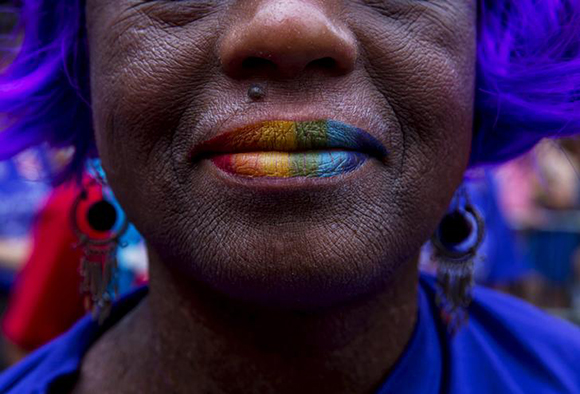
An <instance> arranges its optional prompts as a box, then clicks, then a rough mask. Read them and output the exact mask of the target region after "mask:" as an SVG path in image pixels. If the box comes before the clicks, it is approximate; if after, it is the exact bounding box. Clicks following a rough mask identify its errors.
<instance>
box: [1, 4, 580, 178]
mask: <svg viewBox="0 0 580 394" xmlns="http://www.w3.org/2000/svg"><path fill="white" fill-rule="evenodd" d="M22 3H23V4H22V9H21V13H20V15H21V25H22V26H24V28H25V29H24V31H25V34H24V41H23V43H22V47H21V50H20V52H19V54H18V56H17V57H16V59H15V60H14V62H13V63H12V65H11V66H10V67H9V68H8V69H7V70H5V72H4V73H3V75H2V76H1V77H0V120H1V121H2V122H3V124H4V125H5V127H7V128H6V129H5V130H4V131H2V132H0V160H1V159H6V158H8V157H11V156H13V155H15V154H17V153H18V152H21V151H22V150H24V149H27V148H30V147H32V146H35V145H38V144H41V143H45V142H48V143H49V144H50V145H51V146H55V147H64V146H71V145H72V146H74V147H75V154H74V156H73V159H72V162H71V163H70V165H69V166H68V168H67V169H66V170H65V172H64V174H63V175H64V176H70V175H72V174H74V173H79V172H80V171H81V170H82V168H83V163H84V161H85V159H86V158H87V157H89V156H92V155H95V154H96V150H95V142H94V136H93V129H92V121H91V108H90V102H89V81H88V76H89V74H88V54H87V43H86V31H85V27H84V26H85V16H84V7H85V4H84V3H85V1H84V0H57V1H54V0H22ZM478 8H479V9H478V49H477V61H478V62H477V64H478V68H477V91H476V100H475V114H476V115H475V121H474V139H473V144H472V153H471V162H470V165H471V166H472V167H473V166H476V165H481V164H491V163H499V162H503V161H506V160H509V159H511V158H513V157H515V156H517V155H518V154H521V153H523V152H525V151H527V150H528V149H530V148H531V147H532V146H534V144H536V143H537V142H538V141H539V140H540V139H542V138H544V137H560V136H566V135H570V134H573V133H580V1H579V0H480V1H479V6H478Z"/></svg>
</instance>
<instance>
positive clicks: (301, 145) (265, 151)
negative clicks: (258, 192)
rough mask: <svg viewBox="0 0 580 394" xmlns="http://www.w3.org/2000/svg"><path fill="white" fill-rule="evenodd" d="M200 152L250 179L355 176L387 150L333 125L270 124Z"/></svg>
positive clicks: (353, 131) (221, 140) (349, 129)
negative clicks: (368, 161)
mask: <svg viewBox="0 0 580 394" xmlns="http://www.w3.org/2000/svg"><path fill="white" fill-rule="evenodd" d="M195 151H196V152H198V153H200V152H202V153H203V154H205V155H209V157H210V158H211V161H212V162H213V164H214V165H216V166H217V167H218V168H220V169H222V170H224V171H226V172H229V173H232V174H235V175H241V176H248V177H275V178H291V177H331V176H335V175H340V174H344V173H347V172H350V171H353V170H355V169H357V168H358V167H360V166H361V165H362V164H363V163H364V162H365V161H367V160H368V159H369V158H370V157H376V158H378V159H380V160H384V158H385V157H386V156H387V150H386V148H385V147H384V146H383V145H382V144H381V143H380V142H379V141H378V140H377V139H376V138H374V137H373V136H371V135H370V134H369V133H367V132H365V131H364V130H361V129H359V128H356V127H354V126H350V125H348V124H345V123H342V122H338V121H334V120H317V121H303V122H295V121H286V120H284V121H265V122H260V123H257V124H253V125H250V126H246V127H242V128H240V129H236V130H233V131H230V132H226V133H224V134H221V135H218V136H217V137H215V138H213V139H211V140H209V141H206V142H204V143H202V144H201V145H199V146H198V147H197V149H196V150H195Z"/></svg>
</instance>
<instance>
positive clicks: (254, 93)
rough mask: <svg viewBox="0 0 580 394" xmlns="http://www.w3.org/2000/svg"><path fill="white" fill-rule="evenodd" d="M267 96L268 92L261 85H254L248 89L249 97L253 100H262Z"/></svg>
mask: <svg viewBox="0 0 580 394" xmlns="http://www.w3.org/2000/svg"><path fill="white" fill-rule="evenodd" d="M264 96H266V92H265V91H264V88H263V87H262V86H261V85H258V84H252V85H251V86H250V88H249V89H248V97H249V98H250V99H252V100H261V99H263V98H264Z"/></svg>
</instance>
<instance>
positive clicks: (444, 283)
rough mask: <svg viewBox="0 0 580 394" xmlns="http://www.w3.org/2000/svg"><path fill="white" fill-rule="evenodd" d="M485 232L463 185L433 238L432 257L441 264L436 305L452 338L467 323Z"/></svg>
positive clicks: (438, 266) (438, 273) (482, 223)
mask: <svg viewBox="0 0 580 394" xmlns="http://www.w3.org/2000/svg"><path fill="white" fill-rule="evenodd" d="M484 233H485V224H484V221H483V219H482V217H481V214H480V213H479V212H478V210H477V209H476V208H475V207H474V206H473V205H472V204H471V201H470V200H469V195H468V194H467V191H466V189H465V187H464V186H462V187H460V188H459V189H458V191H457V193H456V194H455V197H454V198H453V201H452V203H451V206H450V209H449V211H448V212H447V213H446V214H445V216H444V217H443V219H442V220H441V222H440V223H439V227H438V228H437V230H436V231H435V233H434V234H433V237H432V238H431V244H432V245H433V248H432V255H431V258H432V260H433V261H434V262H436V263H437V286H436V303H437V305H438V307H439V309H440V311H441V317H442V319H443V321H444V323H445V324H446V326H447V328H448V330H449V332H450V333H451V334H452V335H453V334H455V333H456V332H457V330H458V329H459V328H460V327H461V326H462V325H463V324H465V323H466V322H467V318H468V314H467V310H466V309H467V307H468V306H469V304H470V303H471V290H472V287H473V264H474V260H475V257H476V256H477V250H478V248H479V246H480V245H481V243H482V241H483V237H484Z"/></svg>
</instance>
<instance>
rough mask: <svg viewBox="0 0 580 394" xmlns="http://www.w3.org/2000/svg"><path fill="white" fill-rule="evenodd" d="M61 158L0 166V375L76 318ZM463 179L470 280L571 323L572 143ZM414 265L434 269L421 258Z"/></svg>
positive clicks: (577, 147)
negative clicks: (471, 226) (479, 225)
mask: <svg viewBox="0 0 580 394" xmlns="http://www.w3.org/2000/svg"><path fill="white" fill-rule="evenodd" d="M10 3H11V4H13V2H10ZM15 11H16V10H15V8H14V6H10V5H8V1H5V0H0V70H1V69H2V68H4V67H5V66H6V64H8V63H9V62H10V59H11V58H12V56H13V55H14V53H15V52H16V51H17V48H18V42H19V36H18V34H17V32H16V30H17V29H16V28H15V27H16V26H17V24H18V21H17V17H16V15H17V14H16V12H15ZM1 122H2V119H0V132H1V129H2V125H1ZM70 154H71V152H70V150H67V149H61V150H58V151H55V150H51V149H49V148H47V147H39V148H37V149H34V150H30V151H27V152H25V153H22V154H20V155H19V156H17V157H15V158H13V159H11V160H8V161H3V162H2V161H0V317H1V325H0V327H1V336H2V340H1V341H0V343H1V346H0V369H2V368H5V367H6V366H8V365H9V364H11V363H13V362H15V361H16V360H18V359H20V358H21V357H22V356H24V355H25V354H27V353H28V352H30V351H32V350H34V349H35V348H37V347H39V346H41V345H42V344H44V343H45V342H47V341H49V340H50V339H52V338H53V337H54V336H56V335H58V334H60V333H61V332H63V331H66V329H68V328H69V327H70V326H71V325H72V324H74V322H75V321H76V320H77V319H78V318H80V317H81V316H82V315H83V314H84V307H83V302H82V298H81V297H80V296H79V291H78V290H79V286H80V280H81V279H80V274H79V260H80V257H81V254H80V253H81V252H80V250H79V248H75V243H76V242H77V240H75V236H74V234H73V232H72V230H67V231H62V229H65V228H68V227H69V226H70V219H69V212H70V210H71V206H72V204H73V202H74V200H75V198H76V197H75V196H77V195H78V192H79V190H80V189H79V186H78V185H77V184H74V183H71V184H66V185H63V186H60V187H58V188H53V187H52V186H51V185H50V182H49V181H48V179H49V178H50V174H52V173H53V172H54V171H56V170H58V168H59V167H60V166H62V164H63V163H66V160H67V158H69V157H70ZM468 178H469V181H468V182H467V188H468V190H469V193H470V196H471V198H472V200H473V202H474V203H475V204H476V206H477V207H478V208H479V209H480V211H481V212H482V213H483V215H484V217H485V222H486V231H487V235H486V239H485V241H484V245H483V246H482V248H481V253H480V256H479V258H478V260H477V262H476V270H475V280H476V282H477V283H479V284H481V285H483V286H488V287H492V288H495V289H498V290H500V291H503V292H506V293H510V294H512V295H514V296H516V297H520V298H523V299H525V300H527V301H529V302H531V303H533V304H535V305H537V306H538V307H540V308H543V309H545V310H546V311H548V312H549V313H552V314H554V315H557V316H559V317H561V318H563V319H568V320H570V321H572V322H574V323H576V324H580V139H578V138H577V139H565V140H557V141H553V140H549V141H544V142H543V143H541V144H539V145H538V146H537V147H536V148H535V149H534V150H533V151H531V152H529V153H528V154H527V155H525V156H523V157H521V158H519V159H517V160H514V161H512V162H509V163H507V164H505V165H502V166H499V167H494V168H487V169H478V170H476V171H472V172H471V173H469V174H468ZM54 230H59V231H54ZM57 234H58V235H57ZM123 244H124V247H123V248H121V249H120V251H119V253H118V258H119V264H120V273H119V277H120V288H121V292H126V291H129V290H130V289H131V288H132V287H134V286H138V285H140V284H142V283H144V282H145V281H146V280H147V261H146V260H147V259H146V254H145V250H144V246H143V242H142V241H141V239H140V237H139V235H138V234H137V233H136V231H134V229H132V230H131V231H130V232H129V235H128V236H127V238H126V239H125V240H124V241H123ZM422 265H423V269H424V270H427V271H429V270H433V268H432V267H431V264H430V262H429V258H428V257H427V256H424V258H422Z"/></svg>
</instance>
